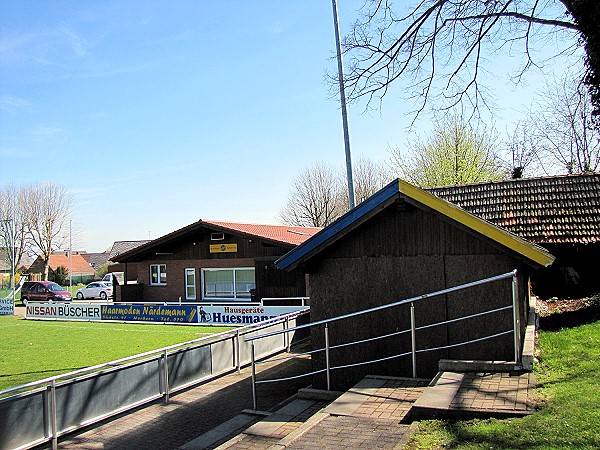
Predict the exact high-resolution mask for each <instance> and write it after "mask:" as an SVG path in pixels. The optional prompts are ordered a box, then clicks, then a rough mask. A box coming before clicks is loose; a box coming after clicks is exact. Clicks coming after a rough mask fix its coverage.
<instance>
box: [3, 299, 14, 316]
mask: <svg viewBox="0 0 600 450" xmlns="http://www.w3.org/2000/svg"><path fill="white" fill-rule="evenodd" d="M14 313H15V308H14V305H13V301H12V298H0V316H12V315H14Z"/></svg>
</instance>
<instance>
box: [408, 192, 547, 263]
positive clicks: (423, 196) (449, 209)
mask: <svg viewBox="0 0 600 450" xmlns="http://www.w3.org/2000/svg"><path fill="white" fill-rule="evenodd" d="M398 190H399V192H401V193H402V194H405V195H406V196H408V197H410V198H412V199H414V200H416V201H417V202H419V203H422V204H423V205H425V206H428V207H429V208H431V209H433V210H435V211H437V212H439V213H441V214H443V215H445V216H447V217H449V218H451V219H453V220H455V221H457V222H459V223H461V224H463V225H465V226H466V227H468V228H470V229H472V230H474V231H476V232H478V233H479V234H482V235H483V236H486V237H488V238H490V239H492V240H494V241H496V242H498V243H499V244H502V245H503V246H505V247H507V248H509V249H511V250H513V251H515V252H517V253H519V254H521V255H523V256H524V257H526V258H528V259H530V260H532V261H534V262H536V263H538V264H540V265H542V266H544V267H547V266H549V265H550V264H552V262H553V261H554V256H552V255H551V254H550V253H547V252H545V251H543V250H542V249H540V248H539V247H538V246H535V245H533V244H531V243H529V242H527V241H525V240H524V239H521V238H520V237H518V236H515V235H514V234H512V233H509V232H508V231H506V230H503V229H501V228H498V227H496V226H494V225H492V224H491V223H489V222H486V221H485V220H482V219H480V218H479V217H476V216H474V215H472V214H469V213H468V212H466V211H465V210H464V209H462V208H459V207H458V206H456V205H453V204H451V203H448V202H447V201H445V200H442V199H441V198H439V197H436V196H435V195H433V194H430V193H429V192H426V191H424V190H422V189H420V188H418V187H416V186H413V185H412V184H410V183H407V182H406V181H403V180H398Z"/></svg>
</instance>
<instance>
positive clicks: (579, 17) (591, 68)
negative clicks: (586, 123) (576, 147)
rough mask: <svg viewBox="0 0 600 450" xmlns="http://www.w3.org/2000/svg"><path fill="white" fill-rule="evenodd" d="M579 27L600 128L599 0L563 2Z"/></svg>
mask: <svg viewBox="0 0 600 450" xmlns="http://www.w3.org/2000/svg"><path fill="white" fill-rule="evenodd" d="M561 1H562V3H563V4H564V5H565V7H566V8H567V10H568V11H569V13H570V14H571V16H572V17H573V20H574V21H575V23H576V24H577V26H578V27H579V30H580V32H581V36H582V37H583V40H584V45H585V53H586V55H587V56H586V64H587V73H586V75H585V80H584V82H585V84H586V85H587V87H588V89H589V91H590V95H591V97H592V103H593V104H594V111H593V116H594V118H595V122H596V125H599V126H600V26H599V24H600V2H599V1H598V0H561Z"/></svg>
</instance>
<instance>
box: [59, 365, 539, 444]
mask: <svg viewBox="0 0 600 450" xmlns="http://www.w3.org/2000/svg"><path fill="white" fill-rule="evenodd" d="M295 363H297V362H295ZM307 363H308V361H307V360H306V359H303V360H301V362H300V364H307ZM289 364H291V363H284V364H283V366H286V365H289ZM279 366H281V364H280V365H275V364H274V365H273V366H272V367H269V366H267V367H266V368H264V369H263V370H271V371H273V372H277V374H275V373H271V374H269V378H271V377H274V375H275V377H277V376H283V375H284V373H285V371H288V370H290V368H289V367H283V368H282V367H279ZM296 369H297V368H296ZM296 369H294V370H296ZM455 375H456V376H455V377H454V379H455V380H459V381H458V382H457V384H456V390H455V391H452V393H451V394H450V396H449V397H448V403H447V406H446V410H447V412H448V413H449V415H448V417H452V415H451V413H452V412H453V411H455V412H459V413H460V417H464V416H465V414H464V413H465V412H469V411H470V412H473V413H475V414H474V417H477V416H478V415H477V413H481V412H482V411H483V412H485V413H489V414H490V415H494V413H499V414H500V415H502V414H503V413H507V412H508V413H511V414H512V413H515V412H517V414H530V413H532V412H533V411H534V410H535V409H534V406H533V405H534V403H533V400H534V395H533V392H534V391H533V387H534V385H535V377H534V375H533V374H532V373H520V374H514V373H463V374H455ZM248 377H249V369H245V370H244V371H242V373H241V374H232V375H228V376H227V377H224V379H221V380H216V381H215V382H211V383H208V384H206V385H204V386H200V387H198V388H194V389H191V390H189V391H186V392H183V393H180V394H178V395H175V396H173V397H172V402H171V403H170V404H169V405H163V404H154V405H151V406H149V407H146V408H142V409H140V410H139V411H136V412H134V413H132V414H128V415H124V416H123V417H120V418H117V419H115V420H111V421H109V422H106V423H104V424H101V425H99V426H97V427H95V428H94V429H90V430H87V431H85V432H82V433H79V434H78V435H76V436H73V437H70V438H69V439H66V440H62V441H61V442H60V443H59V448H61V449H75V448H77V449H132V448H152V449H163V448H164V449H176V448H179V447H181V446H183V445H184V444H186V443H187V444H188V446H186V448H187V449H197V448H208V449H218V450H225V449H229V450H267V449H268V450H274V449H284V448H285V449H289V450H303V449H314V448H320V449H339V448H344V449H345V450H351V449H364V448H368V449H394V450H397V449H400V448H402V446H403V445H404V444H405V443H406V442H407V440H408V438H409V436H410V431H411V430H412V428H411V427H410V426H409V425H408V424H404V423H403V422H405V421H406V422H410V414H409V413H410V411H411V407H412V406H413V403H414V402H415V401H416V400H417V399H419V401H421V400H422V399H423V398H424V397H425V396H423V395H422V394H423V393H424V392H425V391H427V393H428V394H429V393H431V392H432V389H433V388H434V387H428V380H413V379H405V378H392V377H377V376H371V377H366V378H365V379H364V380H362V381H361V382H359V383H358V384H357V385H356V386H354V387H353V388H352V389H350V390H348V391H347V392H345V393H343V394H342V395H341V396H340V397H339V398H337V399H336V400H335V401H333V402H331V403H329V401H327V400H309V399H306V398H296V399H295V400H293V401H292V402H291V403H287V404H285V405H283V404H282V405H283V406H281V405H280V406H281V407H280V408H279V409H277V410H275V408H273V407H274V405H276V404H277V403H278V401H281V400H282V399H283V398H287V397H289V396H291V395H292V394H295V393H296V392H297V391H298V386H293V387H292V386H286V387H285V388H283V387H282V386H278V385H279V384H280V383H274V384H266V385H262V391H263V392H262V393H261V392H260V391H259V403H260V404H261V405H264V406H263V408H262V409H266V408H267V407H269V408H271V409H273V411H272V412H271V414H270V415H268V416H267V417H264V418H262V419H258V418H256V419H253V421H252V422H250V423H246V424H244V425H240V429H237V430H229V431H228V432H227V433H228V434H224V435H223V436H222V437H220V438H219V440H217V441H214V443H211V444H210V445H206V446H203V445H202V444H198V443H197V444H196V445H195V446H194V445H193V444H192V442H194V441H193V439H194V438H196V437H198V438H199V439H200V442H201V441H202V436H203V435H204V433H207V432H209V431H210V430H212V429H214V428H215V427H218V425H220V424H222V423H224V422H226V421H227V420H229V419H232V418H233V417H234V416H236V415H237V414H240V413H241V412H242V410H244V409H246V408H249V407H250V406H251V403H252V400H251V390H250V389H251V386H250V380H249V379H248ZM442 379H444V378H443V377H442ZM445 379H446V380H447V379H448V378H445ZM285 384H286V385H287V384H288V383H285ZM290 384H291V383H290ZM259 388H261V387H260V386H259ZM268 391H271V392H270V393H269V392H268ZM283 391H285V392H283ZM275 393H276V394H277V395H274V394H275ZM446 393H447V391H446ZM270 395H274V396H273V397H272V398H270V397H269V396H270ZM257 417H258V416H257ZM228 418H229V419H228ZM249 425H250V426H249ZM209 434H210V433H209Z"/></svg>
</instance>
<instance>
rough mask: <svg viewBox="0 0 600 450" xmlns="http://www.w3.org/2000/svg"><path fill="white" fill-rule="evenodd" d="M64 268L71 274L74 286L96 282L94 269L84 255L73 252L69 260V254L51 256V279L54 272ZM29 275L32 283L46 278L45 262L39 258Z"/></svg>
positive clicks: (31, 267) (30, 268)
mask: <svg viewBox="0 0 600 450" xmlns="http://www.w3.org/2000/svg"><path fill="white" fill-rule="evenodd" d="M61 266H62V267H64V268H65V269H66V270H67V272H70V274H71V275H72V278H73V284H87V283H89V282H90V281H93V280H94V276H95V272H94V268H93V267H92V266H90V264H89V263H88V262H87V261H86V259H85V258H84V257H83V255H82V254H80V253H78V252H73V253H72V254H71V258H69V252H68V251H67V252H57V253H52V254H51V255H50V259H49V260H48V268H49V269H48V270H49V278H50V279H51V278H52V272H56V269H58V268H59V267H61ZM26 273H27V275H28V277H29V279H30V280H32V281H40V280H42V279H43V276H44V261H43V260H42V258H41V257H40V256H38V257H37V258H36V259H35V261H34V262H33V263H32V264H31V266H29V269H28V270H27V272H26Z"/></svg>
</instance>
